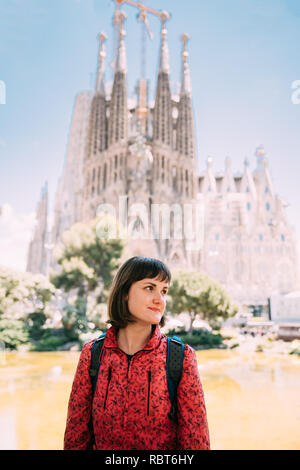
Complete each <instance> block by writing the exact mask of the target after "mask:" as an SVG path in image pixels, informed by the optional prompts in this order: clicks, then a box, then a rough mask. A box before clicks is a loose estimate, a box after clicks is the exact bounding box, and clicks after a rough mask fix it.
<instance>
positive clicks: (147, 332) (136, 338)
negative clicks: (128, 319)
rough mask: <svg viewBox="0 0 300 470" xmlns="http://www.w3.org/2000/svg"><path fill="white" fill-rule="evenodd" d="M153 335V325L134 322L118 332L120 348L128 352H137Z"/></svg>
mask: <svg viewBox="0 0 300 470" xmlns="http://www.w3.org/2000/svg"><path fill="white" fill-rule="evenodd" d="M151 336H152V325H146V326H145V325H140V324H138V323H133V324H129V325H127V326H126V327H125V328H120V329H119V331H118V333H117V342H118V346H119V348H120V349H121V350H122V351H124V352H125V353H126V354H135V353H136V352H138V351H140V350H141V349H143V348H144V347H145V346H146V344H147V343H148V341H149V339H150V338H151Z"/></svg>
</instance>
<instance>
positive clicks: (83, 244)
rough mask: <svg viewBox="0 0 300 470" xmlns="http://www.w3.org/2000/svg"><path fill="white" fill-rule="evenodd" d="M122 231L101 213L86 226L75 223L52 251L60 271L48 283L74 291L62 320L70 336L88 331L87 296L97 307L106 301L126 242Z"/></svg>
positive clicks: (113, 220) (64, 289)
mask: <svg viewBox="0 0 300 470" xmlns="http://www.w3.org/2000/svg"><path fill="white" fill-rule="evenodd" d="M114 230H116V231H119V232H114ZM121 230H122V229H121V228H120V227H119V226H118V225H117V224H116V222H115V219H114V218H113V217H111V216H109V215H104V214H101V215H100V216H98V217H97V218H95V219H93V220H92V221H90V222H89V223H87V224H83V223H77V224H74V225H73V226H72V227H71V228H70V230H68V231H66V232H64V233H63V235H62V243H61V244H60V245H58V246H57V247H56V249H55V257H56V260H57V263H58V265H59V267H60V272H59V273H57V274H52V275H51V281H52V282H53V284H54V285H55V287H57V288H59V289H62V290H63V291H65V292H76V299H75V302H74V303H73V305H72V304H68V305H66V306H65V308H64V316H63V320H62V321H63V324H64V328H65V330H66V332H67V334H68V335H69V336H71V337H76V336H78V334H79V332H80V331H82V332H84V331H86V329H87V318H86V313H87V302H88V295H89V294H91V293H93V295H94V297H96V303H97V304H98V303H99V304H100V303H104V302H105V301H106V299H107V294H108V289H109V287H110V284H111V282H112V280H113V276H114V274H115V271H116V270H117V268H118V267H119V265H120V258H121V256H122V253H123V249H124V246H125V243H126V240H127V238H126V237H125V235H124V232H122V233H120V232H121ZM120 235H122V237H123V238H121V237H120Z"/></svg>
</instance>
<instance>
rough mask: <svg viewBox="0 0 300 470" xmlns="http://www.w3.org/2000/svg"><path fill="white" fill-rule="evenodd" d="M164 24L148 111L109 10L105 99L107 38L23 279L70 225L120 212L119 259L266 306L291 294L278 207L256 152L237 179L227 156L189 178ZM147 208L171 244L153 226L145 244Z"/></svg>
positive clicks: (285, 229) (185, 117)
mask: <svg viewBox="0 0 300 470" xmlns="http://www.w3.org/2000/svg"><path fill="white" fill-rule="evenodd" d="M168 18H169V16H168V14H167V13H166V12H161V14H160V20H161V40H160V52H159V66H158V74H157V82H156V94H155V100H154V105H153V106H150V105H149V96H148V82H147V80H145V79H140V80H139V81H138V85H137V97H136V102H135V103H132V100H131V101H129V100H128V93H127V84H126V81H127V80H126V76H127V67H126V45H125V30H124V20H125V15H124V13H123V12H122V11H121V10H120V11H119V27H118V36H119V37H118V46H117V50H116V57H115V64H114V80H113V86H112V89H111V90H110V92H108V90H107V88H108V87H107V84H106V82H105V56H106V53H105V41H106V39H107V38H106V36H105V34H104V33H101V34H100V35H99V57H98V67H97V77H96V84H95V89H94V91H93V92H90V91H87V92H81V93H78V95H77V96H76V99H75V105H74V109H73V115H72V122H71V128H70V134H69V141H68V147H67V154H66V159H65V164H64V169H63V174H62V176H61V178H60V180H59V184H58V189H57V193H56V200H55V213H54V223H53V226H52V228H51V231H50V230H49V227H48V224H47V219H48V215H49V214H48V201H47V198H48V195H47V188H44V189H43V192H42V197H41V200H40V202H39V205H38V210H37V225H36V229H35V233H34V236H33V239H32V241H31V243H30V247H29V252H28V265H27V270H28V271H31V272H42V273H47V269H48V267H47V266H48V265H49V263H51V249H49V247H50V248H51V247H53V246H54V245H56V244H57V243H58V242H59V240H60V238H61V235H62V233H63V232H64V231H65V230H67V229H69V228H70V227H71V226H72V225H73V224H74V223H76V222H88V221H89V220H90V219H93V218H94V217H95V216H96V215H97V214H99V208H100V209H101V208H104V207H112V208H114V209H115V214H116V216H117V217H120V212H122V214H123V213H124V210H123V209H124V207H125V212H126V211H127V212H126V214H127V216H128V218H129V219H130V227H131V229H132V231H131V239H130V241H129V245H128V246H129V253H131V254H132V255H135V254H138V255H143V256H153V257H157V258H160V259H162V260H163V261H165V262H166V263H167V265H168V266H169V267H170V268H171V270H172V269H174V268H175V269H176V268H179V269H190V270H198V271H202V272H205V273H207V274H208V275H210V276H211V277H212V278H214V279H216V280H218V281H219V282H220V283H221V284H222V285H223V286H224V287H225V288H226V289H227V290H228V292H229V293H230V294H231V296H232V297H233V299H234V300H236V301H239V302H241V303H243V304H248V305H249V304H254V305H265V304H266V302H267V298H268V297H269V296H270V295H271V294H272V293H273V292H279V293H287V292H290V291H292V290H295V289H297V288H298V273H297V265H296V262H295V260H296V259H297V254H296V239H295V235H294V232H293V230H292V228H291V227H290V226H289V224H288V221H287V218H286V214H285V203H284V202H283V200H282V199H281V198H280V197H279V196H277V195H276V194H275V191H274V187H273V183H272V178H271V176H270V172H269V168H268V161H267V158H266V154H265V150H264V148H263V146H260V147H258V148H257V149H256V151H255V155H256V161H257V165H256V168H255V170H254V171H250V168H249V162H248V161H247V160H245V162H244V167H243V171H242V172H241V173H238V174H234V173H233V172H232V170H231V166H230V159H229V158H226V160H225V165H224V169H223V171H221V172H219V173H216V172H215V171H214V169H213V165H212V160H211V159H210V158H208V159H207V162H206V168H205V170H204V171H203V172H202V173H201V174H198V171H197V151H196V144H195V125H194V117H193V111H192V89H191V78H190V69H189V61H188V56H189V54H188V50H187V41H188V35H187V34H183V35H182V36H181V40H182V72H181V88H180V93H179V95H176V96H173V95H172V94H171V89H170V61H169V48H168V40H167V27H166V23H167V20H168ZM201 166H203V167H204V165H201ZM121 206H122V208H123V209H122V211H121ZM154 209H157V210H158V211H159V210H161V213H160V214H159V213H158V216H160V219H159V218H158V219H156V220H161V222H162V224H161V225H163V223H164V222H165V221H166V219H170V236H165V237H163V236H161V230H162V229H161V228H159V225H158V227H157V226H156V227H155V229H154V231H156V236H153V220H154V218H153V217H152V216H151V214H153V213H154V212H155V211H154ZM130 211H131V212H130ZM151 217H152V218H151ZM183 219H185V220H184V221H183ZM182 221H183V223H182V224H181V227H180V223H181V222H182ZM176 224H177V225H178V224H179V225H178V226H177V225H176ZM183 225H184V227H183ZM186 226H188V227H189V228H188V229H183V228H185V227H186ZM175 229H176V230H175ZM141 233H143V234H144V235H143V237H141V236H139V234H141ZM178 233H179V235H180V236H177V235H178ZM191 234H193V236H194V238H193V237H191Z"/></svg>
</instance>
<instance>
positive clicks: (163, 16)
mask: <svg viewBox="0 0 300 470" xmlns="http://www.w3.org/2000/svg"><path fill="white" fill-rule="evenodd" d="M114 2H115V4H116V10H115V14H114V18H113V23H114V26H115V28H116V29H117V30H118V29H120V15H119V12H120V8H121V5H122V4H127V5H130V6H133V7H135V8H138V10H139V14H138V15H137V20H138V21H142V22H143V26H144V28H143V29H142V40H141V50H142V54H141V78H143V79H144V78H145V76H146V35H145V30H146V31H147V33H148V35H149V38H150V39H151V40H152V39H153V33H152V31H151V29H150V26H149V22H148V18H147V13H150V14H152V15H155V16H157V17H159V18H160V20H161V21H162V22H163V23H165V22H166V21H167V20H168V19H169V18H170V14H169V13H168V12H167V11H158V10H154V9H153V8H149V7H147V6H146V5H144V4H143V3H138V2H134V1H133V0H114Z"/></svg>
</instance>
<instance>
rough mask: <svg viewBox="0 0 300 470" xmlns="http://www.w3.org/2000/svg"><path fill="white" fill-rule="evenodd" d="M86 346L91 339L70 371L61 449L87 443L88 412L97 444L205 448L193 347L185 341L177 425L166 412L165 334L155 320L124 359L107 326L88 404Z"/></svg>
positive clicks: (111, 447)
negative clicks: (147, 334) (149, 332)
mask: <svg viewBox="0 0 300 470" xmlns="http://www.w3.org/2000/svg"><path fill="white" fill-rule="evenodd" d="M91 347H92V341H90V342H88V343H86V344H85V345H84V346H83V349H82V352H81V355H80V359H79V362H78V366H77V370H76V373H75V378H74V381H73V385H72V391H71V395H70V399H69V405H68V416H67V425H66V430H65V437H64V449H66V450H67V449H68V450H70V449H77V450H86V449H89V448H90V441H91V433H90V429H89V422H90V416H91V411H92V416H93V427H94V431H95V448H96V449H99V450H100V449H103V450H145V449H146V450H174V449H181V450H201V449H203V450H209V448H210V443H209V432H208V425H207V418H206V408H205V401H204V394H203V390H202V385H201V381H200V377H199V372H198V366H197V359H196V354H195V351H194V349H192V348H191V347H190V346H188V345H185V350H184V360H183V371H182V377H181V381H180V383H179V385H178V388H177V403H178V424H177V425H176V424H175V423H174V422H173V421H171V419H170V418H169V417H168V413H169V411H170V409H171V402H170V398H169V392H168V387H167V377H166V357H167V337H166V336H165V335H163V334H162V333H161V332H160V329H159V327H158V325H157V326H156V327H155V329H154V332H153V334H152V336H151V338H150V340H149V342H148V343H147V345H146V346H145V347H144V348H143V349H142V350H141V351H138V352H137V353H136V354H134V355H133V357H132V358H131V360H130V361H129V362H128V359H127V357H126V354H125V353H124V352H123V351H121V350H120V348H119V347H118V344H117V339H116V330H115V329H114V328H113V327H111V328H110V329H109V330H108V331H107V333H106V336H105V340H104V344H103V348H102V357H101V365H100V371H99V376H98V381H97V386H96V390H95V394H94V399H93V403H92V404H91V397H92V389H91V381H90V377H89V368H90V356H91V354H90V351H91ZM149 371H150V373H149Z"/></svg>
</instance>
